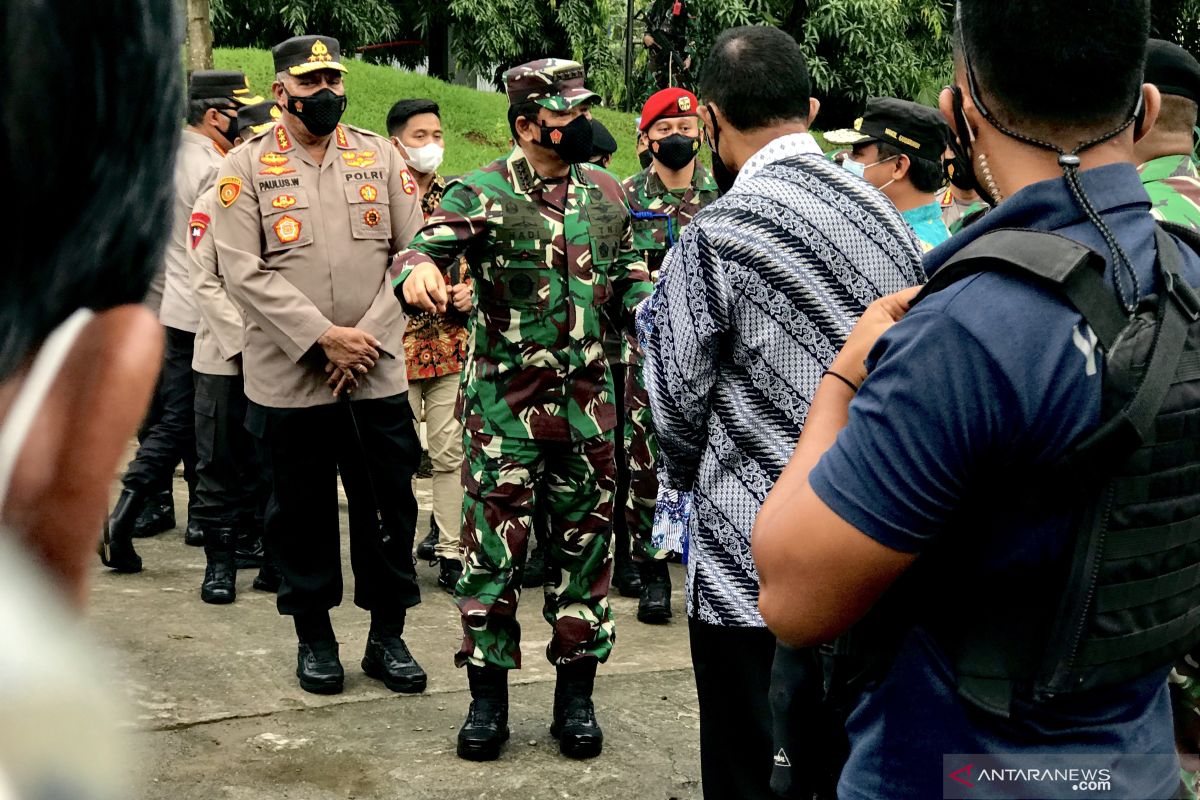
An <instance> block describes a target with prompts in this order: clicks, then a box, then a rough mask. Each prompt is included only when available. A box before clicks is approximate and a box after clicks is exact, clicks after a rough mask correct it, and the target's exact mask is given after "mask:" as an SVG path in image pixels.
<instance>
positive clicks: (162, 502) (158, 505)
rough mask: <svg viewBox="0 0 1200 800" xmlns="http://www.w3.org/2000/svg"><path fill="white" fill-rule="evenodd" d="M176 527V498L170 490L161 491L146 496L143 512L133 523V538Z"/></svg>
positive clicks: (141, 537) (154, 534)
mask: <svg viewBox="0 0 1200 800" xmlns="http://www.w3.org/2000/svg"><path fill="white" fill-rule="evenodd" d="M174 527H175V498H174V497H172V496H171V493H170V492H160V493H159V494H155V495H150V496H149V497H147V498H146V503H145V505H144V506H143V507H142V513H141V514H138V518H137V521H136V522H134V523H133V538H135V539H145V538H147V537H149V536H157V535H158V534H160V533H165V532H166V531H169V530H171V529H172V528H174Z"/></svg>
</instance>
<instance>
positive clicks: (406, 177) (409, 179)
mask: <svg viewBox="0 0 1200 800" xmlns="http://www.w3.org/2000/svg"><path fill="white" fill-rule="evenodd" d="M400 180H401V181H403V182H404V193H405V194H416V192H417V182H416V181H414V180H413V176H412V173H411V172H409V171H408V170H406V169H402V170H400Z"/></svg>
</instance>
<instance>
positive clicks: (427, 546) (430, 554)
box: [417, 516, 438, 565]
mask: <svg viewBox="0 0 1200 800" xmlns="http://www.w3.org/2000/svg"><path fill="white" fill-rule="evenodd" d="M437 543H438V526H437V523H436V522H434V520H433V517H432V516H430V517H429V533H428V534H426V535H425V538H424V539H422V540H421V543H420V544H418V545H417V558H419V559H421V560H422V561H427V562H429V564H430V565H433V564H436V563H437Z"/></svg>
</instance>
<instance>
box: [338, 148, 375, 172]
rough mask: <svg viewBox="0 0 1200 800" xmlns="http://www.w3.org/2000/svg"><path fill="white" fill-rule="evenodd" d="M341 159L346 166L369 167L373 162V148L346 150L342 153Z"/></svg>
mask: <svg viewBox="0 0 1200 800" xmlns="http://www.w3.org/2000/svg"><path fill="white" fill-rule="evenodd" d="M342 160H343V161H345V162H346V166H348V167H355V168H360V167H369V166H371V165H372V164H374V163H375V160H376V159H375V151H374V150H347V151H346V152H345V153H342Z"/></svg>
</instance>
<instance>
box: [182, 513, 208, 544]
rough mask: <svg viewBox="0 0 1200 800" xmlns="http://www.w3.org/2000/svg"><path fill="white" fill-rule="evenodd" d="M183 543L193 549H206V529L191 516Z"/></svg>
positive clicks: (184, 533)
mask: <svg viewBox="0 0 1200 800" xmlns="http://www.w3.org/2000/svg"><path fill="white" fill-rule="evenodd" d="M183 543H184V544H186V545H191V546H192V547H204V528H202V527H200V523H199V522H197V521H196V520H194V519H192V518H191V517H190V516H189V517H188V524H187V528H186V529H184V531H183Z"/></svg>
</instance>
